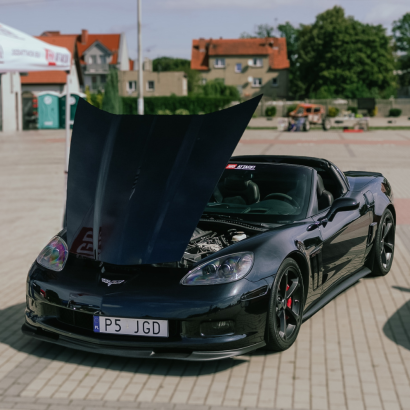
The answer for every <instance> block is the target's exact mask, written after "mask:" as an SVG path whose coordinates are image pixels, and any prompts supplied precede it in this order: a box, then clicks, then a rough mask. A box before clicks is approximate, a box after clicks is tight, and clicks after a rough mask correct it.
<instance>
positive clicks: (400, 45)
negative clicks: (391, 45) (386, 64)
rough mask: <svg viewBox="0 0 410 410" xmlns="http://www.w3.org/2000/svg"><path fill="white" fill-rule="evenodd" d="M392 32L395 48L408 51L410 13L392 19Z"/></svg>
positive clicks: (409, 44) (409, 42)
mask: <svg viewBox="0 0 410 410" xmlns="http://www.w3.org/2000/svg"><path fill="white" fill-rule="evenodd" d="M392 32H393V38H394V40H395V42H396V47H397V50H399V51H403V52H405V53H408V52H409V51H410V13H406V14H405V15H404V16H403V17H402V18H401V19H399V20H396V21H393V29H392Z"/></svg>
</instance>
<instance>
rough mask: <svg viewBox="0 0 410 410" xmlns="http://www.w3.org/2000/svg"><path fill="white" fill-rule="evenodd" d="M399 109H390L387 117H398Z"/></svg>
mask: <svg viewBox="0 0 410 410" xmlns="http://www.w3.org/2000/svg"><path fill="white" fill-rule="evenodd" d="M400 115H401V109H400V108H390V111H389V117H400Z"/></svg>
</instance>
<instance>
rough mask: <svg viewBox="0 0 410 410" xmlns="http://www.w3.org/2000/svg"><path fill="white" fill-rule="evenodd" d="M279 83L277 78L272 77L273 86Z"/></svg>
mask: <svg viewBox="0 0 410 410" xmlns="http://www.w3.org/2000/svg"><path fill="white" fill-rule="evenodd" d="M278 85H279V83H278V79H277V78H272V87H277V86H278Z"/></svg>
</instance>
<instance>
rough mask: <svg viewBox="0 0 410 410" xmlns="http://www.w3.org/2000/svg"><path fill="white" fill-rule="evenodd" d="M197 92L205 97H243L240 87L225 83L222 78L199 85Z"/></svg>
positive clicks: (237, 98) (236, 99)
mask: <svg viewBox="0 0 410 410" xmlns="http://www.w3.org/2000/svg"><path fill="white" fill-rule="evenodd" d="M195 94H197V95H198V96H203V97H229V98H231V100H232V101H239V100H240V99H241V96H240V94H239V91H238V89H237V88H236V87H235V86H233V85H225V82H224V79H222V78H215V79H214V80H209V81H208V82H207V83H206V84H205V85H200V86H197V88H196V90H195Z"/></svg>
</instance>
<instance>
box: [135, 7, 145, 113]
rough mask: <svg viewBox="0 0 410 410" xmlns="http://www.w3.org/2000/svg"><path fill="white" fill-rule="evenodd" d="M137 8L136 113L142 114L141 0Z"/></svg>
mask: <svg viewBox="0 0 410 410" xmlns="http://www.w3.org/2000/svg"><path fill="white" fill-rule="evenodd" d="M137 9H138V29H137V32H138V114H139V115H144V87H143V78H142V49H141V0H137Z"/></svg>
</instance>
